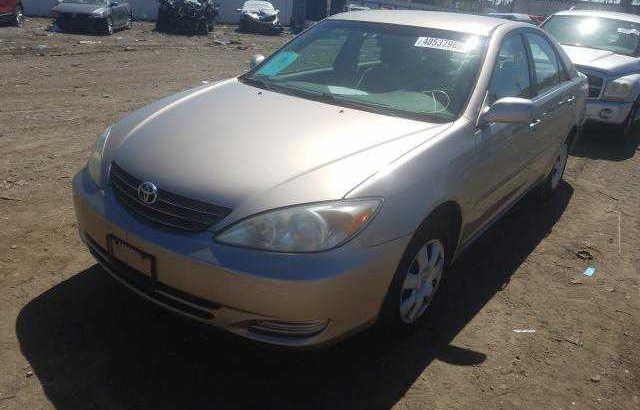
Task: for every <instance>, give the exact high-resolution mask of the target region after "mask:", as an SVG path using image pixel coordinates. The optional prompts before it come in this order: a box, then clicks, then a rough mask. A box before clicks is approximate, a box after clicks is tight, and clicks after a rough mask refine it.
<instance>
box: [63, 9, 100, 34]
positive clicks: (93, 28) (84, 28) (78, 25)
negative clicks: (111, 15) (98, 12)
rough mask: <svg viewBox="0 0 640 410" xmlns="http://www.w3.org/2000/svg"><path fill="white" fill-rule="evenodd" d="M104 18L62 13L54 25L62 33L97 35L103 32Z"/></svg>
mask: <svg viewBox="0 0 640 410" xmlns="http://www.w3.org/2000/svg"><path fill="white" fill-rule="evenodd" d="M106 21H107V18H106V17H102V16H100V17H94V16H93V15H90V14H69V13H62V14H60V15H59V16H58V17H57V18H56V19H55V23H56V25H57V26H58V27H59V28H60V29H61V30H63V31H71V32H74V31H78V32H90V33H97V32H101V31H102V30H104V27H105V25H106Z"/></svg>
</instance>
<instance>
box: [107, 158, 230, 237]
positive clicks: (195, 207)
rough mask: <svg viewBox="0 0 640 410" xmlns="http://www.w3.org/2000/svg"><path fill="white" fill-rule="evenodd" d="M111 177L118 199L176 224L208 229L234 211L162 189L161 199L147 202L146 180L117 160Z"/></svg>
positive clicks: (140, 212) (148, 215)
mask: <svg viewBox="0 0 640 410" xmlns="http://www.w3.org/2000/svg"><path fill="white" fill-rule="evenodd" d="M109 179H110V181H111V185H112V187H113V192H114V193H115V195H116V197H117V198H118V200H119V201H120V202H121V203H122V204H123V205H124V206H125V207H127V208H128V209H130V210H131V211H133V212H135V213H136V214H138V215H140V216H142V217H144V218H146V219H149V220H151V221H153V222H156V223H158V224H161V225H166V226H170V227H172V228H178V229H183V230H187V231H192V232H197V231H204V230H205V229H207V228H208V227H210V226H211V225H213V224H215V223H216V222H218V221H220V220H222V219H223V218H224V217H226V216H227V215H229V214H230V213H231V209H229V208H225V207H221V206H217V205H213V204H209V203H207V202H202V201H198V200H195V199H190V198H186V197H184V196H181V195H176V194H173V193H171V192H167V191H164V190H162V189H158V199H157V200H156V201H155V202H154V203H153V204H146V203H144V202H142V201H141V200H140V199H139V198H138V187H139V186H140V184H141V183H142V182H143V181H141V180H139V179H137V178H135V177H134V176H132V175H130V174H129V173H127V172H126V171H125V170H124V169H122V168H121V167H120V166H119V165H118V164H116V163H115V162H113V163H111V171H110V174H109Z"/></svg>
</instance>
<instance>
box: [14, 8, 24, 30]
mask: <svg viewBox="0 0 640 410" xmlns="http://www.w3.org/2000/svg"><path fill="white" fill-rule="evenodd" d="M13 25H14V26H16V27H22V26H23V25H24V9H23V8H22V4H18V5H17V6H16V10H15V11H14V13H13Z"/></svg>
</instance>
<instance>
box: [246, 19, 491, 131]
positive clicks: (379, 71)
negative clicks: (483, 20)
mask: <svg viewBox="0 0 640 410" xmlns="http://www.w3.org/2000/svg"><path fill="white" fill-rule="evenodd" d="M485 44H486V38H484V37H478V36H472V35H469V34H464V33H458V32H453V31H447V30H439V29H430V28H420V27H409V26H398V25H392V24H381V23H368V22H357V21H337V20H329V21H325V22H323V23H320V24H318V25H317V26H315V27H314V28H313V29H311V30H309V31H308V32H307V33H305V34H303V35H301V36H299V37H297V38H296V39H294V40H293V41H292V42H291V43H289V44H288V45H286V46H285V47H284V48H282V49H281V50H280V51H278V52H277V53H276V54H274V55H273V56H271V57H270V58H269V59H267V60H266V61H265V62H264V63H263V64H261V65H260V66H259V67H257V68H255V69H254V70H252V71H250V72H249V73H247V74H245V75H243V76H241V77H240V78H239V79H240V81H243V82H245V83H247V84H250V85H255V86H258V87H262V88H267V89H270V90H272V91H275V92H281V93H285V94H293V95H296V96H299V97H303V98H308V99H315V100H320V101H323V102H328V103H331V104H335V105H341V106H345V107H351V108H356V109H362V110H366V111H373V112H377V113H381V114H385V115H393V116H400V117H405V118H412V119H419V120H426V121H436V122H447V121H452V120H454V119H456V118H457V117H458V116H459V115H460V114H461V112H462V110H463V109H464V108H465V106H466V103H467V101H468V99H469V96H470V94H471V92H472V90H473V88H474V86H475V83H476V78H477V73H478V70H479V68H480V65H481V59H482V56H483V54H484V48H485Z"/></svg>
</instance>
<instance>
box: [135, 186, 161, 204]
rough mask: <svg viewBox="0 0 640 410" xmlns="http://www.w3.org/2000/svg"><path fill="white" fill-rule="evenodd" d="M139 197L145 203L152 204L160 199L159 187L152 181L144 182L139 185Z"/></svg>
mask: <svg viewBox="0 0 640 410" xmlns="http://www.w3.org/2000/svg"><path fill="white" fill-rule="evenodd" d="M138 198H140V200H141V201H142V202H144V203H145V204H148V205H151V204H152V203H154V202H156V200H157V199H158V187H157V186H155V185H154V184H153V183H152V182H143V183H141V184H140V186H138Z"/></svg>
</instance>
